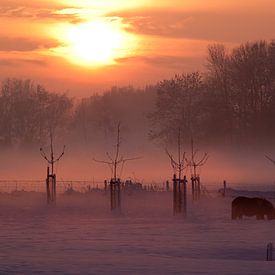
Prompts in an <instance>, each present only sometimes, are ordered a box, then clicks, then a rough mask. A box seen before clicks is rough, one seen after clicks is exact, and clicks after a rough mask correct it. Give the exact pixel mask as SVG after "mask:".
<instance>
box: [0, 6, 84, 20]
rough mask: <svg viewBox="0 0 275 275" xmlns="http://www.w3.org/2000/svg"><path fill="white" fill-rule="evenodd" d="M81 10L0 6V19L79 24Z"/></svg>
mask: <svg viewBox="0 0 275 275" xmlns="http://www.w3.org/2000/svg"><path fill="white" fill-rule="evenodd" d="M80 11H81V10H79V9H74V8H67V7H59V8H50V7H47V8H45V7H29V6H1V7H0V17H6V18H11V19H20V18H21V19H32V20H57V21H66V22H70V23H79V22H81V21H83V19H82V18H81V13H80Z"/></svg>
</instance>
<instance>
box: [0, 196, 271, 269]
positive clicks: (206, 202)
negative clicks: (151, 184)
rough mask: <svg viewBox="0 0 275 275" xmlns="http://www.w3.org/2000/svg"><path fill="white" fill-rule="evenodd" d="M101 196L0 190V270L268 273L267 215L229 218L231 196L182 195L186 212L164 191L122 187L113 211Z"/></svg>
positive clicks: (269, 229) (269, 263) (269, 265)
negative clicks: (50, 196)
mask: <svg viewBox="0 0 275 275" xmlns="http://www.w3.org/2000/svg"><path fill="white" fill-rule="evenodd" d="M108 199H109V196H108V194H104V192H92V193H89V194H72V195H59V196H58V199H57V204H56V206H48V205H46V198H45V194H44V193H36V192H16V193H13V194H6V193H2V194H0V219H1V227H0V263H1V264H0V274H37V273H41V274H64V273H65V274H140V273H142V274H275V261H273V262H266V261H265V258H266V245H267V244H268V243H269V242H273V243H275V230H274V229H275V220H273V221H267V220H265V221H257V220H256V219H255V218H254V219H253V218H246V219H243V220H241V221H240V220H237V221H232V220H231V201H232V198H231V197H225V198H223V197H222V196H219V195H218V193H216V194H215V193H211V194H208V196H206V197H203V198H202V199H201V200H200V201H199V202H192V200H191V199H190V198H188V216H187V217H186V218H184V217H183V216H181V215H178V216H176V217H174V216H173V213H172V193H167V192H139V193H132V194H128V195H124V196H123V197H122V211H121V213H111V211H110V209H109V201H108ZM270 201H271V202H273V204H275V200H274V199H271V200H270Z"/></svg>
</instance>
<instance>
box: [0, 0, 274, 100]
mask: <svg viewBox="0 0 275 275" xmlns="http://www.w3.org/2000/svg"><path fill="white" fill-rule="evenodd" d="M0 23H1V28H0V67H1V75H0V77H1V79H3V78H5V77H8V76H9V77H21V78H31V79H33V80H35V81H37V82H39V83H42V84H44V85H45V86H46V87H48V88H50V89H52V90H55V91H61V92H63V91H69V92H70V94H71V95H74V96H84V95H88V94H91V93H93V92H96V91H102V90H103V89H105V88H109V87H111V86H113V85H129V84H130V85H138V86H143V85H145V84H149V83H154V82H156V81H157V80H160V79H163V78H167V77H170V76H172V75H173V74H175V73H181V72H185V71H190V70H196V69H201V68H202V67H203V65H204V62H205V61H204V59H205V56H206V52H207V45H208V44H211V43H216V42H218V43H225V44H226V45H228V46H229V47H232V46H234V45H237V44H239V43H242V42H245V41H253V40H257V39H272V38H275V33H274V26H275V1H274V0H250V1H247V0H238V1H237V0H222V1H221V0H169V1H167V0H158V1H155V0H131V1H129V0H112V1H111V0H100V1H94V0H78V1H73V0H67V1H66V0H57V1H50V0H43V1H42V0H8V1H7V0H0ZM94 24H96V26H97V27H94ZM98 25H99V27H98ZM99 33H100V34H99ZM90 49H91V51H90ZM101 63H102V64H101Z"/></svg>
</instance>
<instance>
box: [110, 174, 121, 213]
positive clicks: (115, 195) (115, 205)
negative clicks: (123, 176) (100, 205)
mask: <svg viewBox="0 0 275 275" xmlns="http://www.w3.org/2000/svg"><path fill="white" fill-rule="evenodd" d="M120 191H121V188H120V179H111V181H110V200H111V210H120V208H121V194H120Z"/></svg>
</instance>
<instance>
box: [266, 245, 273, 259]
mask: <svg viewBox="0 0 275 275" xmlns="http://www.w3.org/2000/svg"><path fill="white" fill-rule="evenodd" d="M266 260H267V261H273V243H269V244H268V245H267V249H266Z"/></svg>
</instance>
